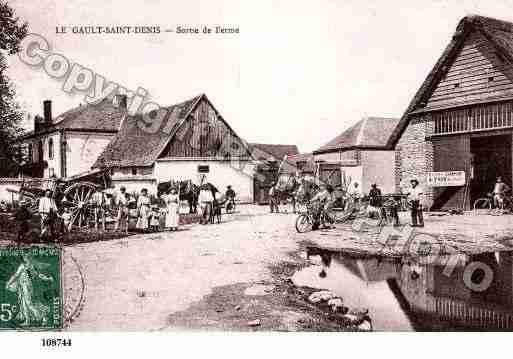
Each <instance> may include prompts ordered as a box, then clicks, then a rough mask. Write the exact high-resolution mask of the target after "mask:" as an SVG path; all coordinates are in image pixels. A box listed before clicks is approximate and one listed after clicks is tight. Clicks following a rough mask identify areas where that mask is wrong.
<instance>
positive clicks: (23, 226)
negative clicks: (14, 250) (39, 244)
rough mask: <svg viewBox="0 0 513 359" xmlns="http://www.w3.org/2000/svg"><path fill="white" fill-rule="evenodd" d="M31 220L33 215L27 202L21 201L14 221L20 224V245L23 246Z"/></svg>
mask: <svg viewBox="0 0 513 359" xmlns="http://www.w3.org/2000/svg"><path fill="white" fill-rule="evenodd" d="M31 218H32V213H30V211H29V210H28V209H27V202H25V201H21V202H20V206H19V207H18V209H17V210H16V213H15V214H14V219H16V221H17V222H18V245H19V244H21V241H23V240H25V236H26V235H27V233H28V231H29V228H30V219H31Z"/></svg>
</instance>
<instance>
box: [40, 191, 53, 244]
mask: <svg viewBox="0 0 513 359" xmlns="http://www.w3.org/2000/svg"><path fill="white" fill-rule="evenodd" d="M38 212H39V216H40V217H41V234H40V238H41V239H42V238H43V237H46V236H48V232H50V233H51V235H53V219H54V216H55V214H56V213H57V205H56V204H55V201H54V200H53V198H52V191H50V190H49V189H47V190H46V191H45V195H44V196H43V197H41V198H39V206H38Z"/></svg>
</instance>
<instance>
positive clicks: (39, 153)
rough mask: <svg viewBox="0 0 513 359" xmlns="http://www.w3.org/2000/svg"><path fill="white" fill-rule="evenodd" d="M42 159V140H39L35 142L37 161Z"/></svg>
mask: <svg viewBox="0 0 513 359" xmlns="http://www.w3.org/2000/svg"><path fill="white" fill-rule="evenodd" d="M42 160H43V141H41V140H39V142H38V143H37V161H38V162H41V161H42Z"/></svg>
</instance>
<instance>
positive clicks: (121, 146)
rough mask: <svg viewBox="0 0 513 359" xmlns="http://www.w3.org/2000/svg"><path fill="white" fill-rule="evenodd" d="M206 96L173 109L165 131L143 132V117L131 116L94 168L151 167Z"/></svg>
mask: <svg viewBox="0 0 513 359" xmlns="http://www.w3.org/2000/svg"><path fill="white" fill-rule="evenodd" d="M203 96H204V95H199V96H196V97H194V98H192V99H190V100H187V101H185V102H182V103H179V104H176V105H173V106H169V107H168V108H167V109H168V111H169V114H170V115H169V118H168V120H167V121H164V122H165V123H164V126H165V128H166V129H170V131H163V130H162V128H161V129H159V130H157V131H153V133H152V132H149V131H148V130H143V129H141V128H144V122H142V115H135V116H127V117H126V119H125V120H124V121H123V124H122V126H121V129H120V130H119V132H118V133H117V134H116V135H115V136H114V138H113V139H112V140H111V142H110V143H109V144H108V145H107V147H106V148H105V150H104V151H103V152H102V154H101V155H100V156H99V157H98V159H97V160H96V162H95V164H94V165H93V168H94V167H131V166H151V165H152V164H153V162H154V161H155V160H156V159H157V158H158V156H159V155H160V153H161V152H162V151H163V150H164V147H165V146H166V145H167V143H168V141H169V140H170V138H171V137H172V136H173V134H174V131H175V130H176V129H177V127H178V126H177V125H179V124H180V123H181V122H182V120H184V119H185V118H186V117H187V115H188V114H189V113H190V112H191V111H192V110H193V108H194V106H195V105H196V103H198V101H199V100H200V99H201V98H202V97H203Z"/></svg>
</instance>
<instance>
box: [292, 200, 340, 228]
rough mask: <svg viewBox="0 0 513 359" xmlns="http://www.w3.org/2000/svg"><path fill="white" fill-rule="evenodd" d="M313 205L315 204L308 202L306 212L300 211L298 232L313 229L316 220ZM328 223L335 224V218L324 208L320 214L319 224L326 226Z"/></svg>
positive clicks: (296, 224) (297, 220)
mask: <svg viewBox="0 0 513 359" xmlns="http://www.w3.org/2000/svg"><path fill="white" fill-rule="evenodd" d="M312 207H313V206H312V205H311V204H310V203H307V204H306V212H303V213H300V214H299V216H297V218H296V223H295V226H296V231H297V232H298V233H306V232H308V231H310V230H311V229H312V226H313V224H314V222H315V218H314V215H315V213H314V209H313V208H312ZM326 223H330V224H333V219H332V217H331V216H330V215H329V213H328V211H326V210H325V209H324V208H323V209H321V213H320V214H319V224H320V226H321V227H322V226H325V225H326Z"/></svg>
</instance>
